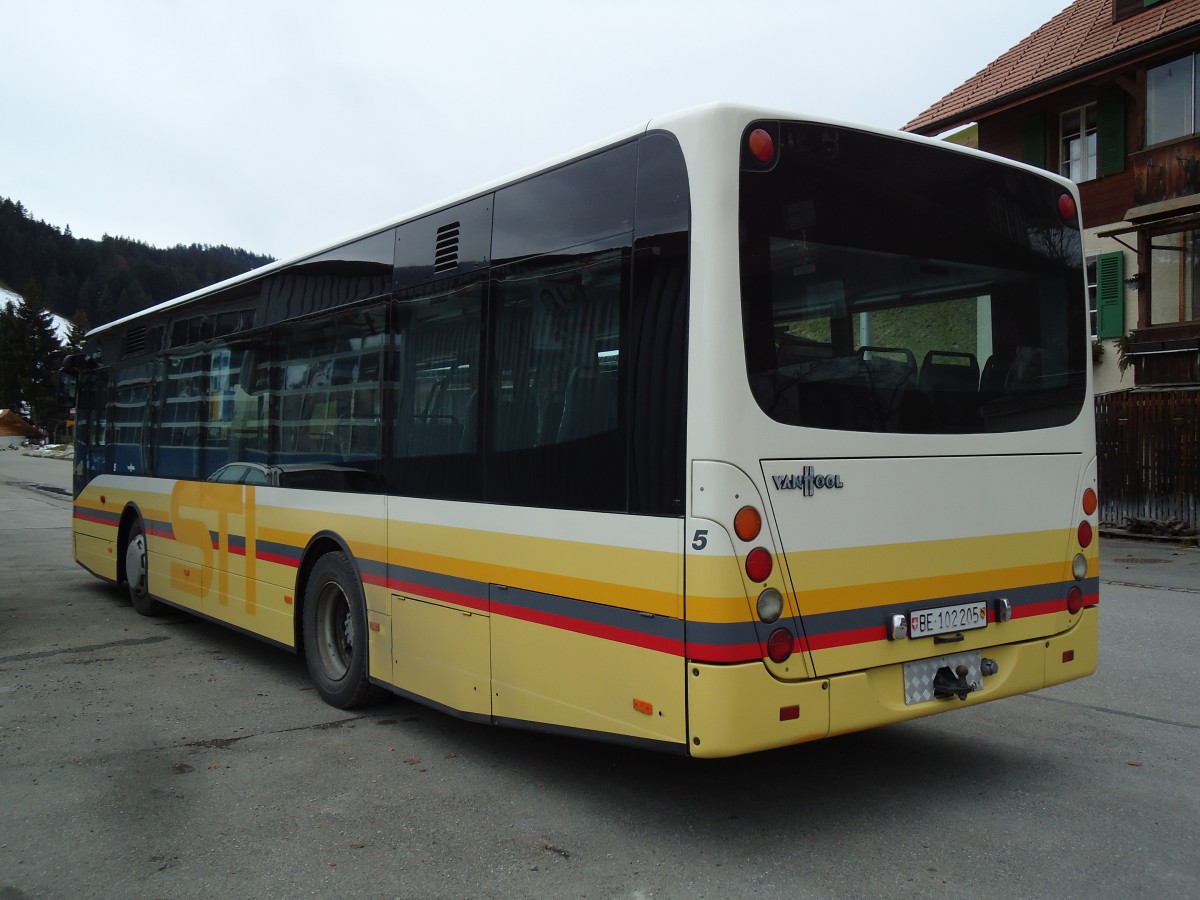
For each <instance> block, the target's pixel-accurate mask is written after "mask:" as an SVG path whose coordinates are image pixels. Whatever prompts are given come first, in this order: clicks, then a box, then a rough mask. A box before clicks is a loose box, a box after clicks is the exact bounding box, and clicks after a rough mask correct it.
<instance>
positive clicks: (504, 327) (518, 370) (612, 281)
mask: <svg viewBox="0 0 1200 900" xmlns="http://www.w3.org/2000/svg"><path fill="white" fill-rule="evenodd" d="M627 272H628V254H627V253H626V252H625V251H622V250H610V251H601V252H597V253H593V254H583V255H578V256H570V255H566V254H555V255H553V256H550V257H546V258H545V259H544V260H533V261H529V262H527V263H522V264H516V265H513V266H509V267H506V268H505V269H504V270H502V272H501V274H500V275H499V277H498V278H497V281H496V302H495V305H494V308H495V309H496V311H497V312H496V316H497V324H496V349H495V358H496V363H495V370H494V371H492V372H491V373H489V374H490V376H491V381H492V383H493V385H494V387H493V389H492V397H491V402H492V404H493V407H492V415H491V419H490V422H491V425H490V428H489V447H488V449H489V451H490V453H489V465H488V476H489V477H488V490H487V498H488V499H489V500H494V501H497V502H511V503H520V504H529V505H538V506H548V507H557V508H566V509H571V508H579V509H610V510H617V509H624V508H625V504H626V497H625V479H626V467H627V454H628V450H627V442H626V441H625V439H624V429H623V427H622V425H621V409H620V407H621V404H620V396H621V365H620V364H621V306H622V300H623V298H624V297H625V296H626V293H627V287H626V281H627V277H628V276H627ZM580 473H587V475H586V477H580Z"/></svg>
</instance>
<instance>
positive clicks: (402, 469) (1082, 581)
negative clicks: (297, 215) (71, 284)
mask: <svg viewBox="0 0 1200 900" xmlns="http://www.w3.org/2000/svg"><path fill="white" fill-rule="evenodd" d="M1077 204H1078V195H1077V192H1076V190H1075V188H1074V187H1073V185H1072V184H1071V183H1070V182H1068V181H1065V180H1063V179H1061V178H1058V177H1056V176H1054V175H1050V174H1048V173H1046V172H1042V171H1038V170H1035V169H1032V168H1028V167H1025V166H1022V165H1019V164H1015V163H1011V162H1008V161H1004V160H1000V159H996V158H992V157H989V156H986V155H983V154H980V153H976V152H972V151H969V150H964V149H961V148H959V147H955V146H951V145H947V144H943V143H935V142H931V141H928V140H925V139H921V138H917V137H913V136H910V135H904V134H894V133H886V132H881V131H877V130H874V129H869V128H860V127H852V126H848V125H844V124H839V123H834V122H828V121H818V120H814V119H812V118H804V117H793V116H788V115H783V114H780V113H778V112H769V111H764V110H756V109H747V108H741V107H735V106H717V107H711V108H705V109H701V110H695V111H690V112H686V113H681V114H677V115H673V116H668V117H664V118H661V119H656V120H654V121H651V122H649V123H648V124H647V125H646V126H645V127H643V128H639V129H637V130H636V131H631V132H628V133H626V134H623V135H620V136H618V137H616V138H614V139H611V140H609V141H606V142H604V143H603V144H601V145H597V146H594V147H591V148H588V149H587V150H586V151H583V152H580V153H577V154H574V155H572V156H571V157H569V158H565V159H562V160H558V161H556V162H554V163H552V164H549V165H545V166H542V167H539V168H538V169H536V170H531V171H529V172H525V173H522V174H520V175H518V176H515V177H513V178H511V179H508V180H506V181H504V182H502V183H497V184H494V185H491V186H488V187H486V188H483V189H480V190H477V191H474V192H471V193H469V194H464V195H462V196H461V197H458V198H456V199H453V200H451V201H449V202H447V203H445V204H441V205H438V206H437V207H433V208H429V209H425V210H421V211H419V212H417V213H414V214H412V215H410V216H406V217H404V218H402V219H400V220H398V221H396V222H394V223H392V224H389V225H387V226H386V227H381V228H377V229H373V230H371V231H369V232H367V233H364V234H361V235H358V236H356V237H354V238H352V239H349V240H346V241H343V242H341V243H337V244H335V245H333V246H331V247H329V248H327V249H324V250H321V251H319V252H316V253H312V254H309V255H306V256H303V257H300V258H296V259H291V260H288V261H285V262H280V263H275V264H272V265H269V266H266V267H264V268H262V269H258V270H255V271H253V272H250V273H248V274H246V275H244V276H242V277H238V278H235V279H232V280H230V281H226V282H223V283H221V284H217V285H214V286H212V287H210V288H206V289H204V290H201V291H197V292H195V293H193V294H189V295H187V296H184V297H180V298H178V299H176V300H172V301H169V302H167V303H163V304H161V305H159V306H156V307H154V308H152V309H148V310H146V311H144V312H141V313H138V314H136V315H133V316H129V317H127V318H125V319H121V320H120V321H116V322H113V323H111V324H108V325H105V326H103V327H101V328H97V329H96V330H95V331H93V332H92V333H91V334H90V336H89V338H88V343H87V347H86V352H85V353H84V354H82V355H81V356H79V357H76V358H74V359H72V360H71V361H70V363H69V365H68V367H67V371H68V374H73V375H75V376H77V379H78V396H77V410H78V413H77V415H78V424H77V448H76V461H75V489H74V493H75V500H74V526H75V527H74V550H75V558H76V560H77V561H78V562H79V563H80V564H81V565H82V566H83V567H84V568H86V569H87V570H88V571H90V572H92V573H94V574H95V575H97V576H99V577H100V578H103V579H106V580H108V581H111V582H114V583H119V584H123V585H126V586H127V587H128V590H129V593H130V595H131V597H132V601H133V604H134V606H135V607H136V608H137V610H138V611H139V612H142V613H147V614H151V613H154V612H155V611H157V610H158V609H160V608H161V607H162V605H163V604H166V605H169V606H172V607H178V608H181V609H184V610H188V611H189V612H192V613H195V614H198V615H200V616H204V617H206V618H209V619H213V620H216V621H219V622H222V623H225V624H227V625H229V626H231V627H233V628H236V629H238V630H241V631H245V632H248V633H250V634H253V635H256V636H258V637H260V638H263V639H265V640H267V641H270V642H272V643H275V644H278V645H281V646H283V647H287V648H289V649H291V650H293V651H295V652H298V653H302V654H304V656H305V657H306V659H307V662H308V667H309V669H310V671H311V673H312V677H313V680H314V682H315V683H316V686H317V689H318V690H319V692H320V694H321V696H322V697H323V698H324V699H325V700H327V701H328V702H330V703H332V704H334V705H335V706H338V707H351V706H354V705H357V704H361V703H363V702H366V701H367V700H369V699H371V697H372V696H373V695H374V694H377V693H378V692H379V689H380V688H383V689H387V690H389V691H393V692H395V693H397V694H400V695H403V696H405V697H409V698H411V699H413V700H416V701H419V702H421V703H425V704H428V705H430V706H433V707H436V708H438V709H441V710H444V711H446V712H448V713H450V714H453V715H457V716H461V717H464V718H467V719H472V720H477V721H480V722H488V723H494V724H500V725H510V726H521V727H529V728H535V729H542V730H547V731H554V732H561V733H568V734H575V735H581V736H588V737H595V738H602V739H607V740H615V741H621V742H627V743H631V744H636V745H643V746H647V747H653V748H658V749H666V750H673V751H679V752H684V753H689V754H692V755H695V756H727V755H733V754H739V753H747V752H751V751H757V750H762V749H765V748H771V747H779V746H784V745H789V744H795V743H799V742H802V741H809V740H814V739H817V738H822V737H826V736H829V735H836V734H842V733H846V732H851V731H855V730H858V729H865V728H871V727H875V726H879V725H884V724H887V723H891V722H898V721H901V720H906V719H912V718H915V717H919V716H925V715H929V714H932V713H938V712H943V711H947V710H952V709H959V708H963V707H968V706H972V705H974V704H977V703H982V702H985V701H988V700H993V699H997V698H1000V697H1007V696H1011V695H1014V694H1020V693H1024V692H1028V691H1033V690H1037V689H1038V688H1042V687H1044V686H1047V685H1052V684H1057V683H1060V682H1064V681H1068V680H1070V679H1074V678H1079V677H1082V676H1084V675H1087V674H1089V673H1091V672H1092V671H1094V669H1095V665H1096V651H1097V634H1098V631H1097V614H1098V613H1097V602H1098V599H1099V598H1098V561H1097V545H1096V540H1095V538H1094V534H1095V527H1096V460H1095V439H1094V427H1093V416H1092V402H1091V366H1090V353H1089V339H1088V335H1089V328H1088V307H1087V298H1086V286H1085V281H1084V272H1083V256H1082V250H1081V242H1080V221H1079V215H1078V212H1077Z"/></svg>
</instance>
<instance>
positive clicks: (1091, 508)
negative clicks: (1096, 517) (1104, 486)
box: [1083, 488, 1100, 516]
mask: <svg viewBox="0 0 1200 900" xmlns="http://www.w3.org/2000/svg"><path fill="white" fill-rule="evenodd" d="M1099 505H1100V503H1099V501H1098V500H1097V499H1096V492H1095V491H1093V490H1092V489H1091V488H1088V489H1087V490H1086V491H1084V492H1083V514H1084V515H1085V516H1090V515H1091V514H1092V513H1094V512H1095V511H1096V507H1097V506H1099Z"/></svg>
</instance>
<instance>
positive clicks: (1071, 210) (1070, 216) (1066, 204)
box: [1058, 194, 1078, 221]
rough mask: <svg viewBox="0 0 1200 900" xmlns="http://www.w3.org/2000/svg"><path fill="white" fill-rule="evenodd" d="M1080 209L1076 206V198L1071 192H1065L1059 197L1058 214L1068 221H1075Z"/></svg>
mask: <svg viewBox="0 0 1200 900" xmlns="http://www.w3.org/2000/svg"><path fill="white" fill-rule="evenodd" d="M1077 211H1078V210H1077V209H1076V206H1075V198H1074V197H1072V196H1071V195H1070V194H1063V195H1062V196H1061V197H1059V198H1058V214H1059V215H1060V216H1062V217H1063V218H1064V219H1066V220H1068V221H1074V219H1075V213H1076V212H1077Z"/></svg>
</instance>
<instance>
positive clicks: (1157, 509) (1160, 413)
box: [1096, 388, 1200, 528]
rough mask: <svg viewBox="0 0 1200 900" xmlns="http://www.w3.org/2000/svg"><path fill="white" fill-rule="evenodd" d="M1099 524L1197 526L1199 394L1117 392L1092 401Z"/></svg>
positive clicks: (1190, 391) (1191, 391)
mask: <svg viewBox="0 0 1200 900" xmlns="http://www.w3.org/2000/svg"><path fill="white" fill-rule="evenodd" d="M1096 453H1097V456H1098V457H1099V480H1100V521H1101V523H1104V524H1109V525H1115V526H1117V527H1125V526H1126V525H1127V524H1128V522H1129V520H1130V519H1131V518H1135V517H1136V518H1142V519H1155V520H1158V521H1167V520H1170V519H1178V520H1179V521H1181V522H1184V523H1187V524H1188V525H1190V526H1191V527H1192V528H1195V527H1197V525H1198V524H1200V517H1198V516H1197V502H1198V501H1200V388H1170V389H1167V388H1163V389H1142V390H1132V391H1122V392H1120V393H1115V394H1104V395H1101V396H1099V397H1097V398H1096Z"/></svg>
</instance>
